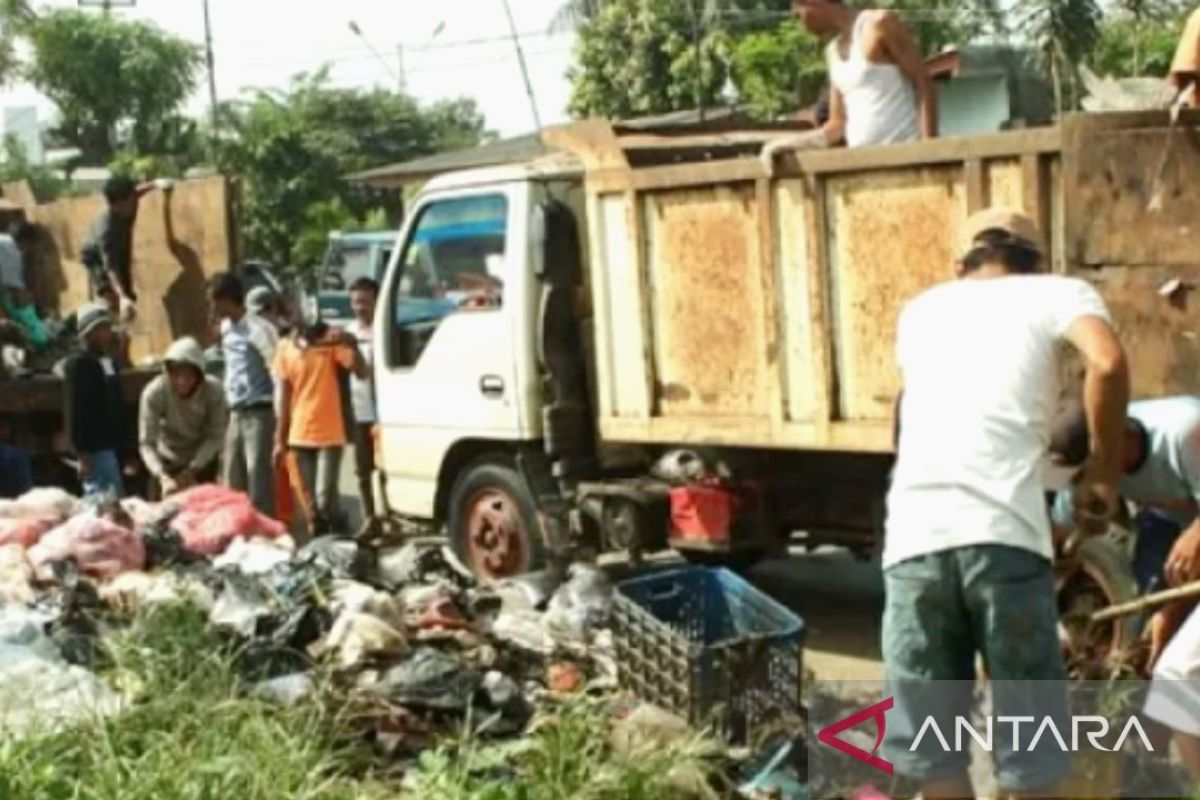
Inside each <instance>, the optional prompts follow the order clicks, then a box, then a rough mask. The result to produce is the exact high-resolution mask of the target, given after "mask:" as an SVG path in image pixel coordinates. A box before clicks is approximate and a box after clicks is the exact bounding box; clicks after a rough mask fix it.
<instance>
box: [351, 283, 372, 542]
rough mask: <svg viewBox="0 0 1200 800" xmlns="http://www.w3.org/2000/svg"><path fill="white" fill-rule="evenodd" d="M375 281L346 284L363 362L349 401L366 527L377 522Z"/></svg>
mask: <svg viewBox="0 0 1200 800" xmlns="http://www.w3.org/2000/svg"><path fill="white" fill-rule="evenodd" d="M378 298H379V284H378V283H376V282H375V281H374V280H372V279H371V278H359V279H358V280H357V281H355V282H354V283H353V284H352V285H351V286H350V310H351V311H352V312H353V313H354V322H353V323H352V324H351V325H350V326H349V328H348V329H347V330H349V332H350V333H351V335H353V336H354V339H355V341H357V342H358V352H360V353H362V357H363V360H364V361H366V362H367V371H368V375H367V377H366V378H362V379H360V378H358V377H357V376H352V377H351V378H350V403H351V405H352V406H353V407H354V462H355V465H356V467H357V472H358V492H359V495H360V496H361V497H362V504H363V519H364V520H365V523H366V528H367V529H368V530H373V529H374V527H375V526H376V525H377V524H378V523H377V519H376V507H375V493H374V490H373V487H372V476H373V475H374V474H375V422H376V419H377V417H376V414H375V377H374V369H375V361H374V358H373V355H372V352H371V329H372V327H373V326H374V323H375V303H376V300H378Z"/></svg>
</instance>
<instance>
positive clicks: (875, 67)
mask: <svg viewBox="0 0 1200 800" xmlns="http://www.w3.org/2000/svg"><path fill="white" fill-rule="evenodd" d="M792 13H794V14H795V15H796V17H797V18H798V19H799V20H800V21H801V22H803V23H804V26H805V27H806V28H807V29H808V30H809V32H810V33H812V34H813V35H815V36H818V37H820V38H821V39H823V40H827V41H828V46H827V47H826V51H825V57H826V61H827V62H828V65H829V81H830V84H831V86H830V92H829V119H828V121H826V122H825V124H824V125H823V126H822V127H821V128H818V129H817V130H815V131H807V132H805V133H803V134H799V135H792V136H785V137H781V138H779V139H776V140H774V141H772V142H768V143H767V145H766V146H765V147H764V148H763V152H762V156H761V157H762V161H763V166H765V167H766V168H767V171H768V172H771V171H773V169H774V160H775V156H776V155H778V154H779V153H781V152H783V151H786V150H794V149H808V148H817V147H833V146H836V145H839V144H843V143H844V144H845V145H846V146H847V147H866V146H869V145H880V144H895V143H898V142H910V141H914V140H916V139H921V138H924V139H931V138H934V137H936V136H937V133H938V112H937V91H936V90H935V89H934V86H933V81H932V80H930V78H929V75H928V73H927V72H926V71H925V61H924V59H923V58H922V57H921V52H920V50H919V49H918V48H917V43H916V40H915V39H913V36H912V34H911V33H910V32H909V30H908V27H907V26H906V25H905V24H904V22H903V21H902V20H901V19H900V17H899V16H898V15H897V14H896V13H895V12H893V11H886V10H874V11H871V10H867V11H854V10H852V9H850V8H847V7H846V6H845V5H844V4H843V3H842V2H841V0H793V2H792Z"/></svg>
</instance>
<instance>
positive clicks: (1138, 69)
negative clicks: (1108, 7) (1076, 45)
mask: <svg viewBox="0 0 1200 800" xmlns="http://www.w3.org/2000/svg"><path fill="white" fill-rule="evenodd" d="M1190 12H1191V0H1186V2H1180V0H1165V1H1164V0H1159V2H1154V3H1151V2H1149V0H1122V8H1121V9H1120V10H1119V11H1117V12H1116V13H1110V14H1107V15H1105V17H1104V20H1103V22H1102V23H1101V24H1100V32H1099V37H1098V39H1097V41H1096V46H1095V48H1094V49H1093V51H1092V54H1091V57H1090V58H1089V63H1091V64H1092V66H1093V68H1094V69H1095V70H1096V72H1098V73H1100V74H1102V75H1119V76H1141V75H1166V74H1167V72H1168V71H1169V70H1170V68H1171V61H1172V59H1173V58H1174V57H1175V49H1176V47H1177V46H1178V45H1179V35H1180V33H1182V32H1183V26H1184V23H1185V22H1186V21H1187V17H1188V14H1189V13H1190Z"/></svg>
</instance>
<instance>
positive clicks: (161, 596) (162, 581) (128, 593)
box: [100, 572, 214, 612]
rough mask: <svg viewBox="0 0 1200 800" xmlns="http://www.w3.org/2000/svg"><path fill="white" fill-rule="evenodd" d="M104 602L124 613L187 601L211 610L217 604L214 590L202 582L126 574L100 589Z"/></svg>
mask: <svg viewBox="0 0 1200 800" xmlns="http://www.w3.org/2000/svg"><path fill="white" fill-rule="evenodd" d="M100 599H101V600H103V601H104V603H105V604H106V605H108V606H110V607H112V608H115V609H117V610H120V611H124V612H133V611H137V610H139V609H142V608H146V607H147V606H154V605H163V604H168V603H178V602H181V601H184V600H187V601H190V602H192V603H195V604H196V605H197V606H198V607H199V608H202V609H205V610H211V609H212V607H213V602H214V598H213V593H212V590H211V589H209V588H208V587H207V586H205V585H204V583H203V582H202V581H201V580H199V579H198V578H196V577H194V576H191V575H180V574H176V573H174V572H158V573H149V572H126V573H124V574H123V575H118V576H117V577H115V578H113V579H112V580H111V581H109V582H107V583H105V584H104V585H103V586H101V587H100Z"/></svg>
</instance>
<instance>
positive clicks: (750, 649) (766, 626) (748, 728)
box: [613, 567, 805, 744]
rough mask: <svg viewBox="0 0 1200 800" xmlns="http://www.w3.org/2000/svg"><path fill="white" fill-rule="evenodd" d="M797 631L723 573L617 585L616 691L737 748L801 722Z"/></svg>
mask: <svg viewBox="0 0 1200 800" xmlns="http://www.w3.org/2000/svg"><path fill="white" fill-rule="evenodd" d="M804 632H805V630H804V621H803V620H802V619H800V617H798V616H796V615H795V614H793V613H792V612H791V611H789V610H788V609H786V608H784V607H783V606H782V605H780V604H779V603H777V602H775V601H774V600H772V599H771V598H770V597H767V596H766V595H765V594H763V593H762V592H760V591H759V590H757V589H755V588H754V587H753V586H751V585H750V584H749V583H747V582H746V581H745V580H743V579H742V578H740V577H738V576H737V575H735V574H734V573H732V572H730V571H729V570H725V569H705V568H702V567H687V568H683V569H677V570H670V571H667V572H662V573H659V574H656V575H651V576H649V577H645V578H634V579H632V580H627V581H623V582H622V583H620V584H619V585H618V586H617V591H616V596H615V601H614V607H613V633H614V643H615V645H616V653H617V664H618V667H619V669H620V679H621V685H622V686H623V687H624V688H625V689H627V690H629V691H630V692H632V693H634V694H635V695H637V696H638V697H639V698H641V699H642V700H645V701H647V702H650V703H654V704H655V705H658V706H661V707H662V708H665V709H667V710H668V711H671V712H673V713H675V714H678V715H679V716H681V717H683V718H685V719H687V720H688V721H689V722H690V723H691V724H693V725H696V726H700V727H710V728H711V729H712V730H714V731H715V732H716V733H718V734H719V735H721V736H723V737H724V738H725V739H727V740H728V741H730V742H733V743H737V744H749V743H753V741H754V739H755V738H756V737H757V736H759V735H761V734H762V733H763V732H764V731H767V730H770V729H771V728H772V726H773V725H775V724H778V723H779V722H781V721H785V720H794V719H795V718H796V716H797V715H798V714H799V711H800V680H801V651H802V649H803V646H804Z"/></svg>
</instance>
